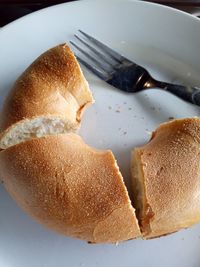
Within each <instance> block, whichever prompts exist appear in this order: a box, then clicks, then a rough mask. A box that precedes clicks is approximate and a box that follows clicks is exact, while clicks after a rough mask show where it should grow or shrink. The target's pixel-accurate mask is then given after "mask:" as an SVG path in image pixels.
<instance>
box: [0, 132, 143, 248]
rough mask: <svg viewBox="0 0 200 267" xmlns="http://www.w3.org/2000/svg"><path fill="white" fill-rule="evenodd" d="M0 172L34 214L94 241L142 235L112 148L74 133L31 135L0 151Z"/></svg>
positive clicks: (53, 226) (59, 228)
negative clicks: (90, 142)
mask: <svg viewBox="0 0 200 267" xmlns="http://www.w3.org/2000/svg"><path fill="white" fill-rule="evenodd" d="M0 162H1V165H0V176H1V177H2V178H3V180H4V185H5V187H6V189H7V190H8V192H10V194H11V195H12V197H13V198H14V199H15V200H16V202H17V203H18V204H19V205H20V206H21V207H22V208H23V209H24V210H25V211H26V212H27V213H28V214H30V215H31V216H32V217H34V218H35V219H36V220H38V221H39V222H41V223H42V224H44V225H46V226H47V227H49V228H51V229H54V230H56V231H58V232H60V233H62V234H65V235H67V236H71V237H76V238H81V239H84V240H87V241H90V242H93V243H106V242H118V241H123V240H127V239H132V238H136V237H139V236H140V230H139V227H138V223H137V219H136V217H135V212H134V209H133V208H132V206H131V203H130V199H129V197H128V193H127V190H126V188H125V185H124V183H123V179H122V176H121V174H120V172H119V168H118V166H117V163H116V161H115V159H114V156H113V154H112V152H111V151H98V150H95V149H93V148H90V147H89V146H88V145H86V144H85V143H84V142H83V141H82V139H81V138H80V137H79V136H78V135H76V134H62V135H54V136H48V137H43V138H38V139H32V140H29V141H26V142H24V143H20V144H18V145H16V146H12V147H10V148H8V149H6V150H3V151H2V152H0Z"/></svg>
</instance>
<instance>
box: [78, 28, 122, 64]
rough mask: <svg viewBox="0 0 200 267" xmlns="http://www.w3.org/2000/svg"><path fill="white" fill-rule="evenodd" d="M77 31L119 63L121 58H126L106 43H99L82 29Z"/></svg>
mask: <svg viewBox="0 0 200 267" xmlns="http://www.w3.org/2000/svg"><path fill="white" fill-rule="evenodd" d="M79 32H80V33H81V34H83V35H84V36H85V37H86V38H87V39H88V40H90V41H91V42H92V43H94V44H95V45H96V46H98V47H99V48H101V49H102V51H104V52H105V53H107V54H108V55H110V56H111V57H112V58H113V59H114V60H116V61H118V62H119V63H121V62H122V61H123V60H127V59H126V58H125V57H124V56H122V55H120V54H119V53H117V52H116V51H114V50H113V49H111V48H110V47H108V46H107V45H105V44H103V43H101V42H100V41H98V40H97V39H95V38H94V37H92V36H90V35H89V34H87V33H85V32H83V31H82V30H79Z"/></svg>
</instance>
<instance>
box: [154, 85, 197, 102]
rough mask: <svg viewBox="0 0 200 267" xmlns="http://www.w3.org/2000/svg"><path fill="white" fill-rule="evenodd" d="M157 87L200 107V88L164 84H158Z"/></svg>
mask: <svg viewBox="0 0 200 267" xmlns="http://www.w3.org/2000/svg"><path fill="white" fill-rule="evenodd" d="M157 86H158V87H159V88H162V89H163V90H165V91H168V92H170V93H172V94H174V95H176V96H178V97H180V98H181V99H183V100H185V101H187V102H190V103H192V104H195V105H197V106H200V88H199V87H191V86H183V85H176V84H170V83H164V82H158V84H157Z"/></svg>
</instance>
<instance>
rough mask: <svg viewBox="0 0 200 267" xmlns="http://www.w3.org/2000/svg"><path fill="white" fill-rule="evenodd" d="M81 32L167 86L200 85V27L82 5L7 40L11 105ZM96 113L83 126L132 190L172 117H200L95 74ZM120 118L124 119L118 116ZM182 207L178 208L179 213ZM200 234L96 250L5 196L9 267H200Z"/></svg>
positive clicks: (10, 33) (22, 23)
mask: <svg viewBox="0 0 200 267" xmlns="http://www.w3.org/2000/svg"><path fill="white" fill-rule="evenodd" d="M79 28H81V29H83V30H85V31H86V32H88V33H90V34H92V35H94V36H96V37H97V38H98V39H100V40H102V41H103V42H105V43H107V44H108V45H110V46H111V47H113V48H114V49H116V50H118V51H120V52H122V53H124V54H125V55H126V56H128V57H129V58H131V59H133V60H135V61H136V62H138V63H140V64H142V65H143V66H145V67H147V68H148V70H149V71H150V72H151V73H152V74H153V75H154V76H155V77H156V78H160V79H163V80H166V81H177V82H180V83H185V84H192V85H199V84H200V75H199V74H200V53H199V48H200V21H198V19H195V18H193V17H192V16H190V15H187V14H185V13H182V12H178V11H175V10H173V9H170V8H166V7H162V6H159V5H154V4H149V3H145V2H139V1H136V2H135V1H127V0H126V1H122V0H109V1H94V0H93V1H81V2H73V3H69V4H63V5H58V6H54V7H51V8H48V9H44V10H42V11H39V12H36V13H33V14H31V15H29V16H26V17H23V18H21V19H19V20H17V21H16V22H14V23H11V24H10V25H8V26H6V27H4V28H3V29H1V30H0V90H1V91H0V92H1V103H2V101H3V98H4V96H5V94H7V92H8V90H9V88H10V87H11V85H12V84H13V82H14V80H15V79H16V78H17V76H18V75H19V74H20V73H21V72H22V71H23V70H24V69H25V68H26V67H27V66H28V65H29V64H30V63H31V62H32V61H33V59H35V58H36V57H37V56H38V55H39V54H41V53H42V52H43V51H45V50H47V49H48V48H50V47H52V46H54V45H57V44H59V43H62V42H65V41H68V40H70V39H73V34H74V33H76V31H77V30H78V29H79ZM84 71H85V75H86V77H87V79H88V81H89V83H90V86H91V89H92V91H93V94H94V97H95V99H96V103H95V104H94V105H93V106H92V107H90V108H89V109H88V110H87V112H86V114H85V115H84V119H83V122H82V128H81V130H80V133H81V135H82V136H83V137H84V139H85V140H86V141H87V142H88V143H89V144H91V145H93V146H95V147H98V148H109V149H112V151H113V152H114V154H115V155H116V157H117V159H118V162H119V165H120V167H121V170H122V173H123V175H124V177H125V180H126V183H127V184H129V162H130V150H131V148H133V147H134V146H138V145H141V144H143V143H144V142H146V141H147V140H148V138H149V133H148V132H149V131H152V130H153V129H154V128H155V127H156V126H157V125H158V124H160V123H161V122H164V121H167V120H168V119H169V117H175V118H180V117H187V116H198V115H199V110H200V108H198V107H195V106H193V105H190V104H187V103H185V102H183V101H182V100H180V99H178V98H177V97H175V96H173V95H170V94H168V93H165V92H161V91H159V90H157V89H154V90H149V91H146V92H142V93H139V94H134V95H129V94H128V95H127V94H125V93H122V92H120V91H117V90H115V89H113V88H111V87H110V86H107V85H106V84H105V83H104V82H102V81H100V80H99V79H97V78H96V77H94V76H93V75H91V74H90V73H89V72H87V71H86V70H85V69H84ZM117 111H120V112H117ZM174 205H176V203H174ZM199 246H200V225H198V226H194V227H192V228H190V229H188V230H182V231H180V232H178V233H176V234H173V235H170V236H167V237H163V238H158V239H155V240H149V241H143V240H133V241H128V242H124V243H122V244H120V245H118V246H115V245H89V244H87V243H86V242H83V241H79V240H74V239H70V238H66V237H64V236H59V235H57V234H55V233H53V232H51V231H49V230H46V229H44V228H43V227H42V226H41V225H39V224H37V223H35V222H34V221H32V220H31V219H30V218H29V217H28V216H27V215H26V214H24V212H23V211H22V210H21V209H20V208H18V207H17V205H16V204H15V203H14V202H13V201H12V199H11V198H10V197H9V195H8V194H7V193H6V192H5V190H4V189H3V186H0V267H27V266H29V267H68V266H69V267H74V266H80V267H81V266H82V267H83V266H86V267H94V266H109V267H112V266H115V267H120V266H126V267H129V266H130V267H132V266H137V267H140V266H153V267H156V266H159V267H160V266H162V267H165V266H166V267H169V266H173V267H179V266H180V267H188V266H190V267H199V264H200V253H199Z"/></svg>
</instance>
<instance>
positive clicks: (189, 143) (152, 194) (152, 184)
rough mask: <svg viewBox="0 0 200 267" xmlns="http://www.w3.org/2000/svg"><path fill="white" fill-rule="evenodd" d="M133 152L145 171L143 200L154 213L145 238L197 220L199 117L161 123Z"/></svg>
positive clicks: (199, 204) (199, 213) (199, 199)
mask: <svg viewBox="0 0 200 267" xmlns="http://www.w3.org/2000/svg"><path fill="white" fill-rule="evenodd" d="M135 151H136V153H137V154H138V155H139V156H140V161H141V164H142V168H143V173H144V182H145V189H146V199H147V202H148V204H149V206H150V207H151V209H152V211H153V213H154V216H153V217H152V218H151V219H150V225H149V226H150V232H149V233H148V232H146V233H144V235H145V237H146V238H152V237H156V236H161V235H164V234H167V233H171V232H175V231H177V230H180V229H181V228H186V227H189V226H191V225H193V224H195V223H197V222H199V221H200V194H199V192H200V163H199V162H200V119H199V118H188V119H181V120H174V121H171V122H168V123H164V124H162V125H161V126H160V127H159V128H158V129H157V130H156V131H155V132H154V133H153V135H152V139H151V140H150V142H149V143H148V144H147V145H145V146H143V147H140V148H137V149H136V150H135Z"/></svg>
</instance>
